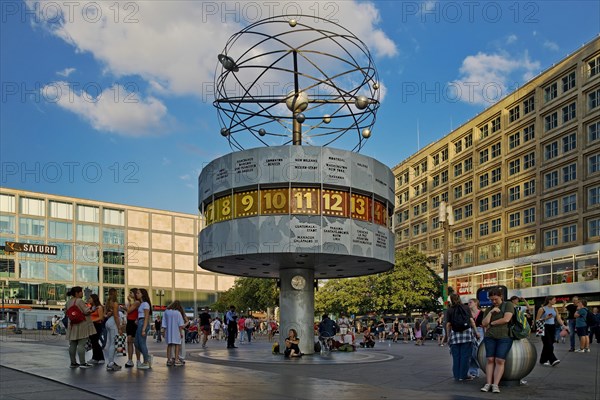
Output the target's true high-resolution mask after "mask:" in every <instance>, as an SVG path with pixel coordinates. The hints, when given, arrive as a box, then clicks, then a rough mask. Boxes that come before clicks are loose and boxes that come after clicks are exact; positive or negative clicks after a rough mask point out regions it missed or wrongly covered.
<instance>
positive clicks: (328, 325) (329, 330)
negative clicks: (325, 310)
mask: <svg viewBox="0 0 600 400" xmlns="http://www.w3.org/2000/svg"><path fill="white" fill-rule="evenodd" d="M336 332H337V324H336V323H335V321H333V320H332V319H331V318H329V315H327V314H324V315H323V318H322V319H321V323H320V324H319V336H321V337H332V336H335V333H336Z"/></svg>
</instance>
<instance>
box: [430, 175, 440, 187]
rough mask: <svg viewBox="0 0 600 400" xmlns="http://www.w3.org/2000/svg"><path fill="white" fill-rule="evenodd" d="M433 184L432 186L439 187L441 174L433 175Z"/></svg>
mask: <svg viewBox="0 0 600 400" xmlns="http://www.w3.org/2000/svg"><path fill="white" fill-rule="evenodd" d="M431 186H432V187H438V186H440V175H439V174H438V175H435V176H434V177H433V182H432V184H431Z"/></svg>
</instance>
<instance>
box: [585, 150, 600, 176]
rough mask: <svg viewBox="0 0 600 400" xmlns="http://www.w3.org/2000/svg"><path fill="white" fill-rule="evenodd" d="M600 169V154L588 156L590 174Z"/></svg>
mask: <svg viewBox="0 0 600 400" xmlns="http://www.w3.org/2000/svg"><path fill="white" fill-rule="evenodd" d="M599 170H600V154H594V155H593V156H590V157H588V172H589V173H590V174H592V173H594V172H598V171H599Z"/></svg>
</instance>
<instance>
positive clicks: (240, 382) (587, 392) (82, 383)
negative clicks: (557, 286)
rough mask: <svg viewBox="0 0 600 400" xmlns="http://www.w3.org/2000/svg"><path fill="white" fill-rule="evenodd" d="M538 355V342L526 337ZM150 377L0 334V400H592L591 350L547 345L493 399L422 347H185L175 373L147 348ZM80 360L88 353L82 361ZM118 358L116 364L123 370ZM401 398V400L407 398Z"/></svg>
mask: <svg viewBox="0 0 600 400" xmlns="http://www.w3.org/2000/svg"><path fill="white" fill-rule="evenodd" d="M531 340H532V342H533V343H534V344H535V346H536V348H537V350H538V354H539V352H540V350H541V343H540V342H539V340H538V339H537V338H532V339H531ZM148 343H149V349H150V352H151V353H152V354H154V356H155V357H154V365H153V368H152V369H151V370H137V369H135V368H133V369H125V368H123V369H122V370H121V371H118V372H108V371H106V369H105V368H104V366H97V367H94V368H92V369H87V370H82V369H70V368H69V367H68V365H69V357H68V351H67V341H66V340H64V337H60V336H49V335H48V333H40V332H25V333H24V334H23V335H12V334H11V335H0V399H7V400H8V399H40V398H44V399H59V398H60V399H64V398H76V397H84V396H85V398H86V400H90V399H101V398H110V399H130V398H132V397H134V396H135V397H137V398H141V399H165V398H172V399H207V398H210V399H217V398H218V399H224V400H229V399H234V398H239V397H242V398H243V399H244V400H253V399H256V400H259V399H260V400H271V399H273V400H275V399H277V400H279V399H327V400H337V399H344V400H353V399H361V400H371V399H400V398H410V399H413V398H424V399H482V398H483V399H485V398H496V397H502V398H504V399H517V398H518V399H569V400H578V399H581V400H600V345H598V344H596V343H593V344H592V346H591V349H592V351H591V353H569V352H568V351H567V350H568V347H569V346H568V344H557V345H556V355H557V356H558V358H559V359H560V360H561V363H560V364H559V365H558V366H556V367H545V366H540V365H539V364H536V367H535V368H534V370H533V371H532V372H531V374H530V375H529V376H527V377H525V378H524V380H525V381H526V383H525V384H521V385H516V386H503V385H501V389H502V393H501V394H500V395H498V394H492V393H482V392H480V390H479V389H480V387H481V386H482V385H483V383H485V382H484V379H485V378H484V375H483V374H482V377H480V378H479V379H475V380H474V381H470V382H464V383H462V382H461V383H455V382H454V380H453V378H452V373H451V366H452V359H451V357H450V355H449V353H448V347H439V346H437V344H436V343H434V342H427V344H426V345H425V346H422V347H418V346H415V345H414V344H412V343H409V344H403V343H393V344H392V343H377V344H376V346H375V348H374V349H368V350H365V349H361V350H358V351H357V352H355V353H335V352H334V353H331V354H330V355H329V356H325V357H324V356H321V355H319V354H315V355H310V356H305V357H303V358H301V359H291V360H286V359H284V358H283V357H282V356H276V355H272V354H271V344H270V343H268V342H267V340H266V339H265V338H264V337H259V338H257V340H255V341H254V342H253V343H252V344H251V345H248V344H244V345H241V346H238V348H237V349H231V350H228V349H226V348H225V342H223V341H215V340H211V341H209V343H208V348H207V349H202V348H201V346H200V345H199V344H188V345H187V351H186V353H187V363H186V365H185V366H184V367H167V366H166V365H165V363H166V359H165V358H164V357H165V350H166V345H165V344H164V342H163V343H155V342H154V341H153V340H151V339H149V340H148ZM88 354H90V353H88ZM125 360H126V358H125V357H122V356H121V357H117V363H118V364H121V365H123V364H124V363H125ZM407 396H408V397H407Z"/></svg>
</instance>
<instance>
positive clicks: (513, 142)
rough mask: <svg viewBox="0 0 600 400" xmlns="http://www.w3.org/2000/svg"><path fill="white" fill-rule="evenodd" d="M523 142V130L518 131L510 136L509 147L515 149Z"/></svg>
mask: <svg viewBox="0 0 600 400" xmlns="http://www.w3.org/2000/svg"><path fill="white" fill-rule="evenodd" d="M520 144H521V132H517V133H515V134H513V135H510V136H509V137H508V148H509V149H514V148H515V147H517V146H519V145H520Z"/></svg>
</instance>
